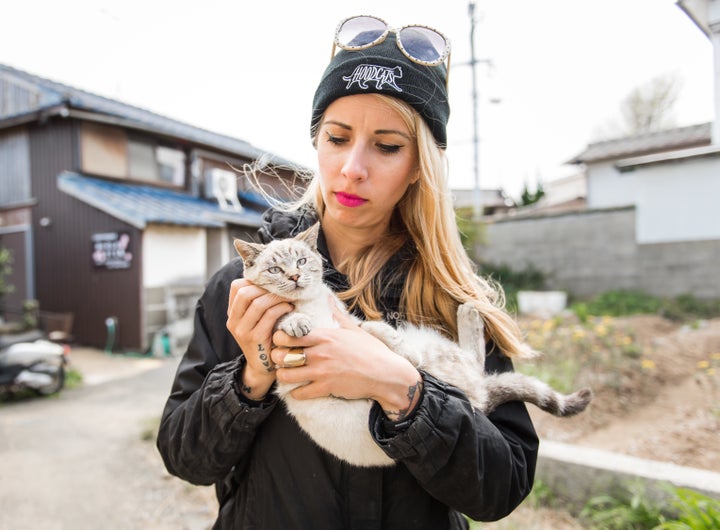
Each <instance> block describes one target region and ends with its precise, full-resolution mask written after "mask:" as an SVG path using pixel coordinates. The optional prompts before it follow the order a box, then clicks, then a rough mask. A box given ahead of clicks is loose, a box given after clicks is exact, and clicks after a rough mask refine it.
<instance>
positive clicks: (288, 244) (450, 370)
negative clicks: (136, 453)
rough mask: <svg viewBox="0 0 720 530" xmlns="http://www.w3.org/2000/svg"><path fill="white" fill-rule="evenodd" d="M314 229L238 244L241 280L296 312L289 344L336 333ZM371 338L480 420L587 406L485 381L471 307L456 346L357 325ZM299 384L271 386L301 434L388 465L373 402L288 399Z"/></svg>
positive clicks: (369, 462)
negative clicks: (513, 408)
mask: <svg viewBox="0 0 720 530" xmlns="http://www.w3.org/2000/svg"><path fill="white" fill-rule="evenodd" d="M318 229H319V224H315V225H313V226H312V227H311V228H309V229H307V230H306V231H304V232H302V233H301V234H298V235H297V236H295V237H294V238H289V239H281V240H275V241H272V242H270V243H268V244H259V243H247V242H245V241H242V240H239V239H236V240H235V248H236V249H237V251H238V253H239V254H240V255H241V256H242V258H243V261H244V264H245V278H247V279H248V280H250V281H252V282H253V283H254V284H255V285H258V286H260V287H263V288H264V289H267V290H268V291H270V292H272V293H275V294H277V295H278V296H281V297H283V298H285V299H287V300H291V301H292V302H293V304H294V305H295V309H294V310H293V312H291V313H288V314H287V315H285V316H283V317H282V318H280V319H279V320H278V322H277V324H276V328H278V329H282V330H283V331H285V332H286V333H288V334H289V335H291V336H294V337H300V336H304V335H307V334H308V333H309V332H310V330H312V329H313V328H333V327H338V324H337V322H336V321H335V320H334V319H333V314H332V313H333V309H332V306H331V305H330V303H329V301H328V300H329V297H333V298H334V299H335V300H336V301H337V303H338V305H339V306H341V307H344V305H343V304H342V302H340V300H339V299H337V297H335V295H334V293H333V292H332V290H331V289H330V288H329V287H328V286H327V285H325V283H323V281H322V276H323V266H322V265H323V264H322V257H321V256H320V254H319V253H318V252H317V247H316V241H317V235H318ZM358 323H359V325H360V326H361V327H362V328H363V329H364V330H366V331H367V332H368V333H370V334H371V335H373V336H375V337H377V338H378V339H380V340H381V341H382V342H384V343H385V344H386V345H387V346H388V347H389V348H390V349H391V350H392V351H393V352H395V353H396V354H398V355H401V356H402V357H405V358H406V359H408V360H409V361H410V362H411V363H412V364H413V366H415V367H416V368H417V369H419V370H424V371H426V372H427V373H429V374H431V375H433V376H434V377H436V378H438V379H440V380H442V381H444V382H446V383H448V384H450V385H453V386H455V387H457V388H459V389H460V390H462V391H463V392H465V394H466V395H467V397H468V399H469V400H470V402H471V403H472V404H473V406H474V407H475V408H476V409H477V410H479V411H480V412H482V413H484V414H489V413H490V412H491V411H492V410H493V409H495V407H497V406H498V405H500V404H502V403H506V402H508V401H516V400H520V401H527V402H530V403H533V404H535V405H537V406H538V407H540V408H541V409H542V410H545V411H547V412H549V413H551V414H554V415H556V416H571V415H573V414H577V413H579V412H582V411H583V410H584V409H585V407H587V405H588V403H589V402H590V400H591V399H592V392H591V391H590V390H589V389H583V390H580V391H578V392H575V393H573V394H569V395H563V394H560V393H559V392H556V391H555V390H553V389H552V388H550V387H549V386H548V385H547V384H545V383H543V382H541V381H539V380H538V379H535V378H533V377H530V376H527V375H524V374H520V373H517V372H505V373H501V374H485V340H484V334H483V324H482V319H481V317H480V315H479V314H478V312H477V310H475V309H474V308H473V307H472V306H471V305H470V304H464V305H461V306H460V307H459V308H458V330H459V340H458V343H457V344H456V343H455V342H453V341H451V340H449V339H448V338H446V337H444V336H443V335H441V334H440V333H438V332H437V331H435V330H434V329H431V328H428V327H419V326H413V325H410V324H405V325H402V326H401V327H400V328H399V329H397V330H396V329H395V328H393V327H392V326H390V325H389V324H387V323H385V322H383V321H365V322H361V321H358ZM297 386H299V385H288V384H283V383H278V384H277V389H276V392H277V394H278V396H279V397H280V398H281V399H282V400H284V402H285V404H286V406H287V409H288V411H289V412H290V414H291V415H292V416H294V417H295V419H296V420H297V422H298V424H299V425H300V427H301V428H302V429H303V430H304V431H305V432H306V433H307V434H308V435H309V436H310V438H311V439H312V440H314V441H315V443H317V444H318V445H319V446H320V447H322V448H323V449H325V450H326V451H328V452H330V453H331V454H333V455H335V456H336V457H338V458H340V459H342V460H345V461H347V462H349V463H351V464H354V465H358V466H388V465H392V464H393V463H394V462H393V460H392V459H390V458H389V457H388V456H387V455H386V454H385V453H384V452H383V451H382V450H381V449H380V447H378V445H377V444H376V443H375V442H374V440H373V438H372V436H371V435H370V431H369V428H368V417H369V413H370V407H371V405H372V402H371V401H370V400H368V399H359V400H345V399H340V398H335V397H327V398H317V399H309V400H297V399H294V398H293V397H292V396H291V395H290V392H291V391H292V390H293V389H294V388H296V387H297Z"/></svg>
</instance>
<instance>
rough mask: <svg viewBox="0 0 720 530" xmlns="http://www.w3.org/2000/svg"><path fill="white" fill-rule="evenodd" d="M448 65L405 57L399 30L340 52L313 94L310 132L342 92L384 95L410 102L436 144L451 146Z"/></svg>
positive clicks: (345, 93) (442, 146)
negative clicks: (359, 47)
mask: <svg viewBox="0 0 720 530" xmlns="http://www.w3.org/2000/svg"><path fill="white" fill-rule="evenodd" d="M446 75H447V73H446V69H445V64H444V63H443V64H440V65H438V66H424V65H422V64H418V63H415V62H413V61H411V60H410V59H408V58H407V57H405V55H404V54H403V53H402V52H401V51H400V48H398V45H397V41H396V35H395V33H392V32H391V33H389V34H388V35H387V37H386V38H385V40H384V41H383V42H381V43H380V44H377V45H375V46H371V47H369V48H365V49H363V50H357V51H351V50H342V49H341V50H340V51H339V52H338V53H337V54H336V55H335V57H333V58H332V60H331V61H330V64H329V65H328V67H327V68H326V69H325V73H324V74H323V76H322V79H321V80H320V84H319V85H318V88H317V90H316V91H315V97H314V98H313V110H312V121H311V122H310V133H311V134H314V133H315V130H316V128H317V126H318V124H319V123H320V119H321V118H322V115H323V113H324V112H325V110H326V109H327V108H328V106H330V104H331V103H332V102H333V101H335V100H336V99H338V98H341V97H343V96H351V95H354V94H368V93H371V94H385V95H387V96H393V97H396V98H399V99H402V100H403V101H405V102H407V103H408V104H410V106H412V107H413V108H414V109H415V110H416V111H418V112H419V113H420V116H422V118H423V119H424V120H425V123H427V124H428V126H429V127H430V130H431V131H432V133H433V136H434V137H435V141H436V142H437V144H438V146H439V147H440V148H442V149H444V148H445V147H446V146H447V131H446V127H447V122H448V118H449V117H450V105H449V103H448V94H447V88H446V86H445V85H446V82H445V81H446Z"/></svg>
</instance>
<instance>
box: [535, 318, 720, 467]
mask: <svg viewBox="0 0 720 530" xmlns="http://www.w3.org/2000/svg"><path fill="white" fill-rule="evenodd" d="M615 325H621V326H625V327H627V328H628V329H629V330H631V331H632V332H633V334H634V336H635V340H636V341H637V342H638V343H639V345H641V346H642V359H641V369H640V372H641V373H636V374H629V376H628V374H626V377H624V382H623V390H621V391H618V390H617V389H612V388H601V389H600V390H599V391H598V390H597V389H594V390H595V397H594V399H593V402H592V403H591V404H590V407H589V408H588V410H587V411H585V412H584V413H582V414H581V415H579V416H577V417H574V418H565V419H562V418H555V417H553V416H550V415H548V414H546V413H543V412H540V411H538V410H537V409H535V408H534V407H531V415H532V416H533V421H534V422H535V426H536V428H537V430H538V432H539V433H540V436H541V437H542V438H544V439H548V440H555V441H561V442H569V443H575V444H579V445H584V446H589V447H595V448H599V449H605V450H609V451H617V452H620V453H624V454H628V455H633V456H637V457H641V458H648V459H652V460H659V461H664V462H672V463H674V464H678V465H683V466H690V467H697V468H701V469H706V470H711V471H716V472H720V438H719V437H718V432H719V431H720V319H714V320H709V321H702V322H699V323H697V324H695V325H692V326H691V325H687V324H679V323H674V322H671V321H669V320H666V319H663V318H660V317H657V316H647V315H643V316H634V317H626V318H623V319H617V321H616V323H615ZM590 386H591V387H592V383H590Z"/></svg>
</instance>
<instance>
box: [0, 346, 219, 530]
mask: <svg viewBox="0 0 720 530" xmlns="http://www.w3.org/2000/svg"><path fill="white" fill-rule="evenodd" d="M72 363H73V365H75V366H76V367H77V368H78V369H79V370H80V371H81V372H83V374H84V375H85V378H86V382H87V383H86V384H85V385H83V386H82V387H81V388H77V389H69V390H68V389H66V390H64V391H63V392H61V394H60V395H59V396H57V397H54V398H49V399H33V400H29V401H23V402H13V403H9V404H4V405H0V529H2V530H25V529H28V530H29V529H33V530H35V529H43V530H66V529H67V530H71V529H72V530H85V529H87V530H98V529H103V530H113V529H117V530H135V529H147V530H165V529H168V530H170V529H172V530H177V529H187V530H201V529H207V528H210V526H211V525H212V521H213V519H214V510H215V506H214V500H213V494H212V489H211V488H197V487H192V486H190V485H188V484H185V483H183V482H182V481H180V480H178V479H176V478H174V477H170V476H169V475H168V474H167V472H166V471H165V469H164V467H163V465H162V462H161V460H160V457H159V455H158V453H157V450H156V449H155V445H154V439H153V440H151V441H147V440H143V439H142V438H143V434H144V433H147V432H149V431H153V432H154V429H156V425H157V421H158V419H159V416H160V412H161V410H162V407H163V404H164V401H165V398H166V396H167V393H168V391H169V389H170V384H171V381H172V377H173V374H174V371H175V367H176V366H177V359H163V360H158V359H133V358H125V357H122V356H115V355H113V356H110V355H106V354H104V353H102V352H99V351H97V350H90V351H78V352H77V355H75V354H73V356H72Z"/></svg>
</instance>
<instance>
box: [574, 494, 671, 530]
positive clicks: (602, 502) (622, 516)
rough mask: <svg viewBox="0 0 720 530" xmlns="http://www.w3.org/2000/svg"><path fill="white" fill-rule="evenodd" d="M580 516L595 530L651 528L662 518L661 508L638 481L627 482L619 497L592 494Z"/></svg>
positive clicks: (662, 519) (663, 519)
mask: <svg viewBox="0 0 720 530" xmlns="http://www.w3.org/2000/svg"><path fill="white" fill-rule="evenodd" d="M580 516H581V517H582V518H583V519H586V520H587V521H588V522H589V523H590V524H591V528H594V529H598V530H651V529H653V528H655V527H656V526H657V525H658V524H660V523H663V522H664V521H665V518H664V516H663V513H662V510H661V508H660V507H659V506H658V505H657V504H655V503H654V502H652V501H650V500H649V499H648V497H647V495H646V491H645V488H644V486H642V485H641V484H640V483H633V484H630V485H629V486H628V487H627V490H626V491H623V492H621V493H620V494H619V496H618V497H615V496H612V495H599V496H597V497H593V498H592V499H590V500H589V501H588V503H587V504H586V505H585V507H584V508H583V510H582V512H581V513H580Z"/></svg>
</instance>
